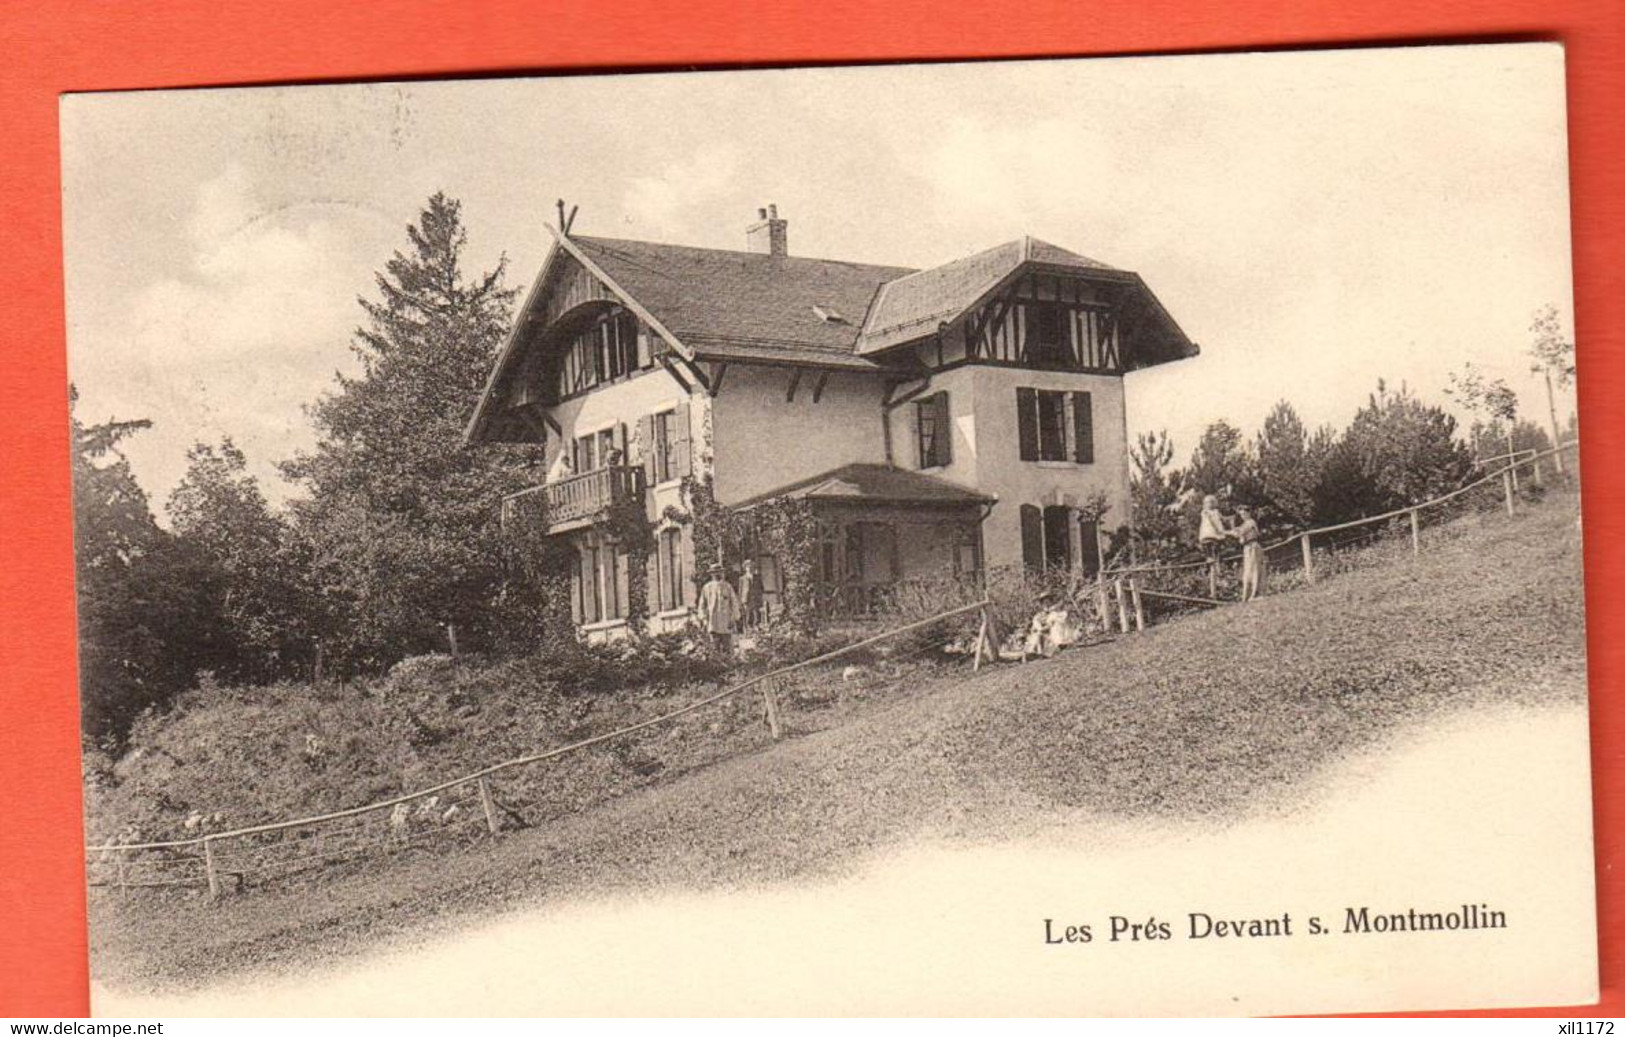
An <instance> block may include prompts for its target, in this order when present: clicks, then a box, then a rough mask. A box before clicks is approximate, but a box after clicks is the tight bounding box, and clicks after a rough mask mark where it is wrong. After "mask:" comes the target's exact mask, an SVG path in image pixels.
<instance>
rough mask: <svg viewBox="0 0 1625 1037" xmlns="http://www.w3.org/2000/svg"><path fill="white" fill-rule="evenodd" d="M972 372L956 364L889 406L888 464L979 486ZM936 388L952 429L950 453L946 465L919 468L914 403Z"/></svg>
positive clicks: (973, 370) (887, 417)
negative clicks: (916, 393)
mask: <svg viewBox="0 0 1625 1037" xmlns="http://www.w3.org/2000/svg"><path fill="white" fill-rule="evenodd" d="M976 371H977V369H976V368H974V367H956V368H954V369H953V370H951V371H943V372H940V373H938V374H936V375H934V376H932V378H931V384H930V387H929V388H927V389H926V390H925V391H924V392H922V393H920V395H919V396H916V397H914V398H913V399H911V400H909V401H908V402H907V403H902V404H899V405H897V406H895V407H893V408H892V409H891V410H890V411H889V412H887V414H886V422H887V424H888V425H889V426H890V428H891V441H892V463H893V464H895V465H896V466H897V467H899V468H906V469H908V470H909V471H921V472H924V473H925V474H927V475H935V476H938V477H940V478H943V479H947V480H948V481H949V482H954V483H958V484H959V485H961V486H970V487H974V488H980V487H979V486H978V483H977V479H978V476H979V472H980V464H979V458H978V450H979V447H980V444H979V443H978V442H977V411H976V382H975V377H976ZM938 391H946V392H947V393H948V420H949V424H950V425H951V426H952V428H953V434H954V438H953V452H952V454H951V459H950V461H949V463H948V464H946V465H941V466H938V467H935V468H921V467H920V446H919V419H918V412H917V411H916V409H915V406H914V404H915V402H916V401H918V400H921V399H924V398H925V397H927V396H930V395H932V394H933V393H936V392H938Z"/></svg>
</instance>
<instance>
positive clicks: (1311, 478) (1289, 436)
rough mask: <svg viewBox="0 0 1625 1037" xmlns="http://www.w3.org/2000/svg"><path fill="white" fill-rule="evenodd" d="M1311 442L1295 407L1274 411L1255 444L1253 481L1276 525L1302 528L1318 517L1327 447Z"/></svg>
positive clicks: (1285, 404) (1280, 405)
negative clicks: (1317, 489) (1318, 492)
mask: <svg viewBox="0 0 1625 1037" xmlns="http://www.w3.org/2000/svg"><path fill="white" fill-rule="evenodd" d="M1323 442H1324V441H1323V440H1311V438H1310V436H1309V433H1308V430H1307V429H1305V428H1304V424H1303V419H1301V418H1299V417H1298V412H1297V411H1296V410H1294V409H1293V408H1292V404H1290V403H1288V402H1287V401H1285V400H1281V401H1280V402H1278V403H1276V405H1275V406H1274V407H1273V408H1271V410H1270V413H1269V416H1268V417H1266V418H1265V419H1264V427H1263V428H1262V429H1260V430H1259V433H1258V437H1257V438H1256V439H1255V440H1254V442H1253V453H1252V457H1253V478H1252V484H1253V485H1254V486H1255V487H1256V488H1257V491H1258V494H1259V496H1261V497H1262V498H1263V501H1262V503H1263V504H1265V505H1266V506H1267V513H1268V514H1269V516H1270V517H1271V518H1273V519H1274V520H1275V521H1276V523H1278V524H1280V525H1286V526H1294V527H1298V528H1302V527H1304V526H1307V525H1309V524H1310V523H1311V522H1312V521H1313V519H1314V514H1315V487H1316V485H1317V484H1318V483H1319V481H1320V475H1321V471H1320V470H1321V466H1322V463H1323V462H1324V459H1325V454H1326V452H1327V449H1328V448H1327V447H1325V446H1317V443H1323Z"/></svg>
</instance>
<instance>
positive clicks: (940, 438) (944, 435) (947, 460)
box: [935, 392, 954, 465]
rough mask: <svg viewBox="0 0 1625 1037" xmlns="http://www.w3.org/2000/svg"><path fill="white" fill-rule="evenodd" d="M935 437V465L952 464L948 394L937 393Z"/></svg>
mask: <svg viewBox="0 0 1625 1037" xmlns="http://www.w3.org/2000/svg"><path fill="white" fill-rule="evenodd" d="M935 403H936V409H937V437H936V444H935V446H936V455H937V456H936V463H937V464H940V465H950V464H953V463H954V429H953V426H952V425H950V424H949V423H948V394H947V393H946V392H939V393H937V398H936V401H935Z"/></svg>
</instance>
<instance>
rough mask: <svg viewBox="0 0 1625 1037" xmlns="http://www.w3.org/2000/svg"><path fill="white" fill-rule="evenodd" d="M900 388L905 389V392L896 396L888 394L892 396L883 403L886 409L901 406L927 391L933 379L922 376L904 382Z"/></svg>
mask: <svg viewBox="0 0 1625 1037" xmlns="http://www.w3.org/2000/svg"><path fill="white" fill-rule="evenodd" d="M905 386H906V388H905ZM898 388H900V389H903V392H902V393H900V394H898V395H896V396H890V394H888V396H889V397H890V398H889V399H887V400H886V401H885V403H883V404H882V406H883V407H884V408H885V409H886V410H892V409H894V408H897V407H901V406H902V405H903V404H905V403H907V402H909V401H910V400H912V399H914V398H915V397H917V396H919V395H920V394H921V393H923V392H925V390H927V389H929V388H931V380H930V379H929V378H921V379H919V380H918V381H914V382H904V383H902V385H899V386H898Z"/></svg>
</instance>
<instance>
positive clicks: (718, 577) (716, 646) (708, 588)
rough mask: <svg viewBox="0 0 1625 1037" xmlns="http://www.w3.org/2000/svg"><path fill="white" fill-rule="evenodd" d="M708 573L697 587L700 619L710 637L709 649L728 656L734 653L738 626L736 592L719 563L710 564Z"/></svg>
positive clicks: (724, 656)
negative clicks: (708, 575) (708, 577)
mask: <svg viewBox="0 0 1625 1037" xmlns="http://www.w3.org/2000/svg"><path fill="white" fill-rule="evenodd" d="M709 574H710V577H711V578H710V579H709V580H707V581H706V582H705V586H704V587H701V588H700V622H701V623H703V624H705V632H706V633H707V634H709V635H710V636H711V650H712V651H713V652H715V653H716V654H717V655H719V656H721V657H722V658H724V659H727V658H730V657H732V656H733V651H734V632H735V631H737V630H738V629H739V615H740V609H739V595H737V594H735V593H734V589H733V585H732V584H730V583H729V582H728V581H727V580H726V579H725V578H724V572H723V568H722V563H720V562H718V563H716V564H714V565H712V566H711V568H710V570H709Z"/></svg>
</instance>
